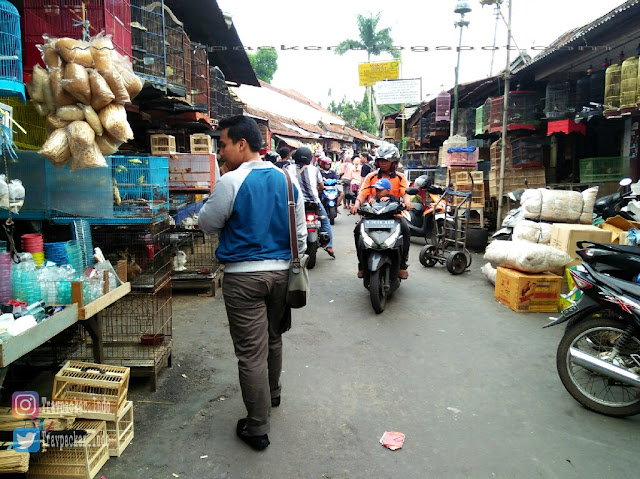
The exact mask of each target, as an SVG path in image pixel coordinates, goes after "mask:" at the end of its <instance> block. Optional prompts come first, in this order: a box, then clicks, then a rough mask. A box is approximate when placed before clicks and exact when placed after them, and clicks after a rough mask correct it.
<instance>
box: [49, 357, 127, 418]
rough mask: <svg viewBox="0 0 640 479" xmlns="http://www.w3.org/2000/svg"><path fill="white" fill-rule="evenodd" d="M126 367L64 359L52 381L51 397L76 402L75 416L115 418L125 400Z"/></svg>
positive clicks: (53, 399) (55, 400) (57, 400)
mask: <svg viewBox="0 0 640 479" xmlns="http://www.w3.org/2000/svg"><path fill="white" fill-rule="evenodd" d="M129 375H130V371H129V368H125V367H122V366H109V365H106V364H94V363H85V362H81V361H67V363H66V364H65V365H64V366H63V367H62V369H61V370H60V371H59V372H58V373H57V374H56V377H55V379H54V381H53V394H52V401H53V402H56V403H70V404H73V405H76V406H80V408H81V410H82V412H81V413H80V414H79V415H78V417H82V418H84V419H100V420H105V421H117V420H118V416H119V414H120V412H121V411H122V408H123V407H124V406H125V403H126V401H127V392H128V390H129Z"/></svg>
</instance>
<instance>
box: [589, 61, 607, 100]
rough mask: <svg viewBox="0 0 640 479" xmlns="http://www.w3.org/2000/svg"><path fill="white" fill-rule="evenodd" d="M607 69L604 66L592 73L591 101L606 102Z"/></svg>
mask: <svg viewBox="0 0 640 479" xmlns="http://www.w3.org/2000/svg"><path fill="white" fill-rule="evenodd" d="M606 75H607V73H606V69H605V68H602V69H600V70H597V71H595V72H593V73H592V74H591V93H590V95H589V102H590V103H597V104H599V105H602V104H604V85H605V77H606Z"/></svg>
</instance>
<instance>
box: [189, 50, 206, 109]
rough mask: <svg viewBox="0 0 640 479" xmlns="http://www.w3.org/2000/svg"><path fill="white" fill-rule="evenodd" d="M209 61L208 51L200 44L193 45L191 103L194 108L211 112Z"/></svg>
mask: <svg viewBox="0 0 640 479" xmlns="http://www.w3.org/2000/svg"><path fill="white" fill-rule="evenodd" d="M209 75H210V72H209V60H208V57H207V49H206V47H205V46H204V45H201V44H199V43H193V42H192V43H191V102H192V104H193V106H194V107H196V108H199V109H201V110H202V111H206V112H209V108H210V105H209V96H210V86H209Z"/></svg>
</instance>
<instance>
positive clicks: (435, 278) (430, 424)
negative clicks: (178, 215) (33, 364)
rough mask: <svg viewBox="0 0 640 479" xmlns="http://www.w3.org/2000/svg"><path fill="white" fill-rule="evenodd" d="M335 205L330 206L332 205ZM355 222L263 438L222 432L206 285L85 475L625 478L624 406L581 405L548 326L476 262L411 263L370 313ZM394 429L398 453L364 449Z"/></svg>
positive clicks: (219, 307) (228, 355)
mask: <svg viewBox="0 0 640 479" xmlns="http://www.w3.org/2000/svg"><path fill="white" fill-rule="evenodd" d="M342 211H343V212H344V211H345V210H342ZM354 224H355V217H353V216H347V215H345V214H342V215H340V216H339V217H338V218H337V220H336V225H335V226H334V243H335V252H336V256H337V259H336V260H331V259H330V258H329V256H328V255H326V254H325V253H324V252H320V253H319V258H318V263H317V266H316V268H315V269H313V270H312V271H311V273H310V274H311V278H312V288H313V289H312V296H311V301H310V304H309V305H308V306H307V307H306V308H304V309H302V310H298V311H295V312H294V317H293V329H292V330H291V331H290V332H288V333H286V335H285V340H284V368H283V369H284V371H283V374H282V385H283V392H282V404H281V405H280V407H278V408H276V409H273V410H272V414H271V418H272V424H271V433H270V434H269V438H270V440H271V446H270V447H269V448H267V449H266V450H265V451H263V452H255V451H253V450H251V449H249V447H247V446H246V445H245V444H244V443H242V442H241V441H240V440H239V439H238V438H237V437H236V436H235V426H236V421H237V420H238V419H239V418H241V417H243V416H244V414H245V409H244V405H243V403H242V398H241V395H240V390H239V386H238V377H237V368H236V360H235V357H234V354H233V346H232V343H231V339H230V337H229V331H228V325H227V321H226V316H225V311H224V302H223V301H222V297H221V295H218V297H216V298H202V297H198V296H197V295H196V294H193V293H190V294H179V295H177V296H175V297H174V309H173V318H174V319H173V328H174V353H173V368H172V369H170V370H163V371H162V372H161V374H160V378H159V386H158V391H157V392H156V393H151V392H149V384H148V383H147V382H145V381H141V380H138V381H134V382H133V384H132V387H131V389H130V393H129V399H132V400H133V401H134V405H135V409H134V411H135V439H134V441H133V443H132V444H131V445H130V446H129V448H128V449H127V450H126V451H125V452H124V454H123V455H122V456H121V457H120V458H112V459H111V460H110V461H109V462H108V463H107V464H106V465H105V467H104V468H103V470H102V471H101V473H100V475H104V476H105V477H106V478H107V479H116V478H118V479H119V478H123V479H124V478H127V479H133V478H136V479H137V478H149V479H160V478H172V477H180V478H239V479H240V478H248V479H249V478H250V479H255V478H278V479H287V478H331V479H346V478H392V477H394V478H396V477H397V478H443V477H446V478H448V477H453V478H457V477H469V478H493V477H503V478H514V477H517V478H534V477H541V478H547V477H557V478H563V479H564V478H587V477H588V478H595V477H637V474H638V448H637V444H636V443H635V442H636V441H635V438H637V437H638V431H639V426H640V417H637V418H631V419H622V420H621V419H612V418H609V417H605V416H602V415H599V414H596V413H593V412H590V411H588V410H586V409H584V408H582V407H581V406H580V405H579V404H578V403H577V402H576V401H575V400H573V399H572V398H571V397H570V396H569V394H568V393H567V392H566V391H565V390H564V388H563V386H562V384H561V383H560V380H559V378H558V374H557V372H556V368H555V350H556V347H557V345H558V342H559V340H560V337H561V336H562V334H563V329H562V328H561V327H557V328H555V329H554V328H552V329H544V330H543V329H542V325H544V324H545V323H546V322H547V318H548V316H549V314H522V313H521V314H518V313H515V312H512V311H511V310H510V309H508V308H507V307H505V306H503V305H501V304H499V303H497V302H496V301H495V300H494V299H493V287H492V285H491V284H489V283H488V282H487V281H486V279H485V278H484V277H483V276H482V273H481V272H480V271H479V269H480V266H482V264H483V262H482V257H481V255H474V263H473V264H472V265H471V270H470V271H468V272H466V273H464V274H463V275H460V276H452V275H451V274H449V273H448V272H447V271H446V269H445V268H444V267H443V266H436V267H434V268H430V269H427V268H424V267H422V266H421V265H420V263H419V261H418V259H417V255H418V251H419V249H420V246H419V245H417V244H414V245H412V248H411V261H410V263H411V266H410V269H409V270H410V277H409V280H408V281H403V283H402V285H401V286H400V289H399V290H398V291H397V292H396V293H395V294H394V296H393V298H392V299H391V300H390V301H389V302H388V304H387V308H386V310H385V311H384V313H382V314H380V315H376V314H375V313H374V312H373V310H372V308H371V304H370V302H369V296H368V292H367V291H366V290H365V289H364V288H363V287H362V282H361V280H357V279H356V258H355V251H354V246H353V235H352V231H353V227H354ZM385 431H401V432H403V433H404V434H406V441H405V444H404V448H403V449H401V450H398V451H390V450H388V449H385V448H383V447H382V446H381V445H380V444H379V439H380V437H381V436H382V435H383V433H384V432H385Z"/></svg>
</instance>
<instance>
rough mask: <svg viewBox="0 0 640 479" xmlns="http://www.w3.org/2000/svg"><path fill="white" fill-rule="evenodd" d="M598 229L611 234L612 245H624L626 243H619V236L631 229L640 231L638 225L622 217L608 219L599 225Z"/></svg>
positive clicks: (639, 224)
mask: <svg viewBox="0 0 640 479" xmlns="http://www.w3.org/2000/svg"><path fill="white" fill-rule="evenodd" d="M600 228H601V229H603V230H607V231H610V232H611V243H612V244H625V243H626V241H625V242H620V235H621V234H622V233H624V232H626V231H629V230H630V229H632V228H635V229H640V223H637V222H635V221H629V220H626V219H624V218H623V217H622V216H614V217H613V218H609V219H608V220H607V221H605V222H604V223H601V224H600ZM623 241H624V238H623Z"/></svg>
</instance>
